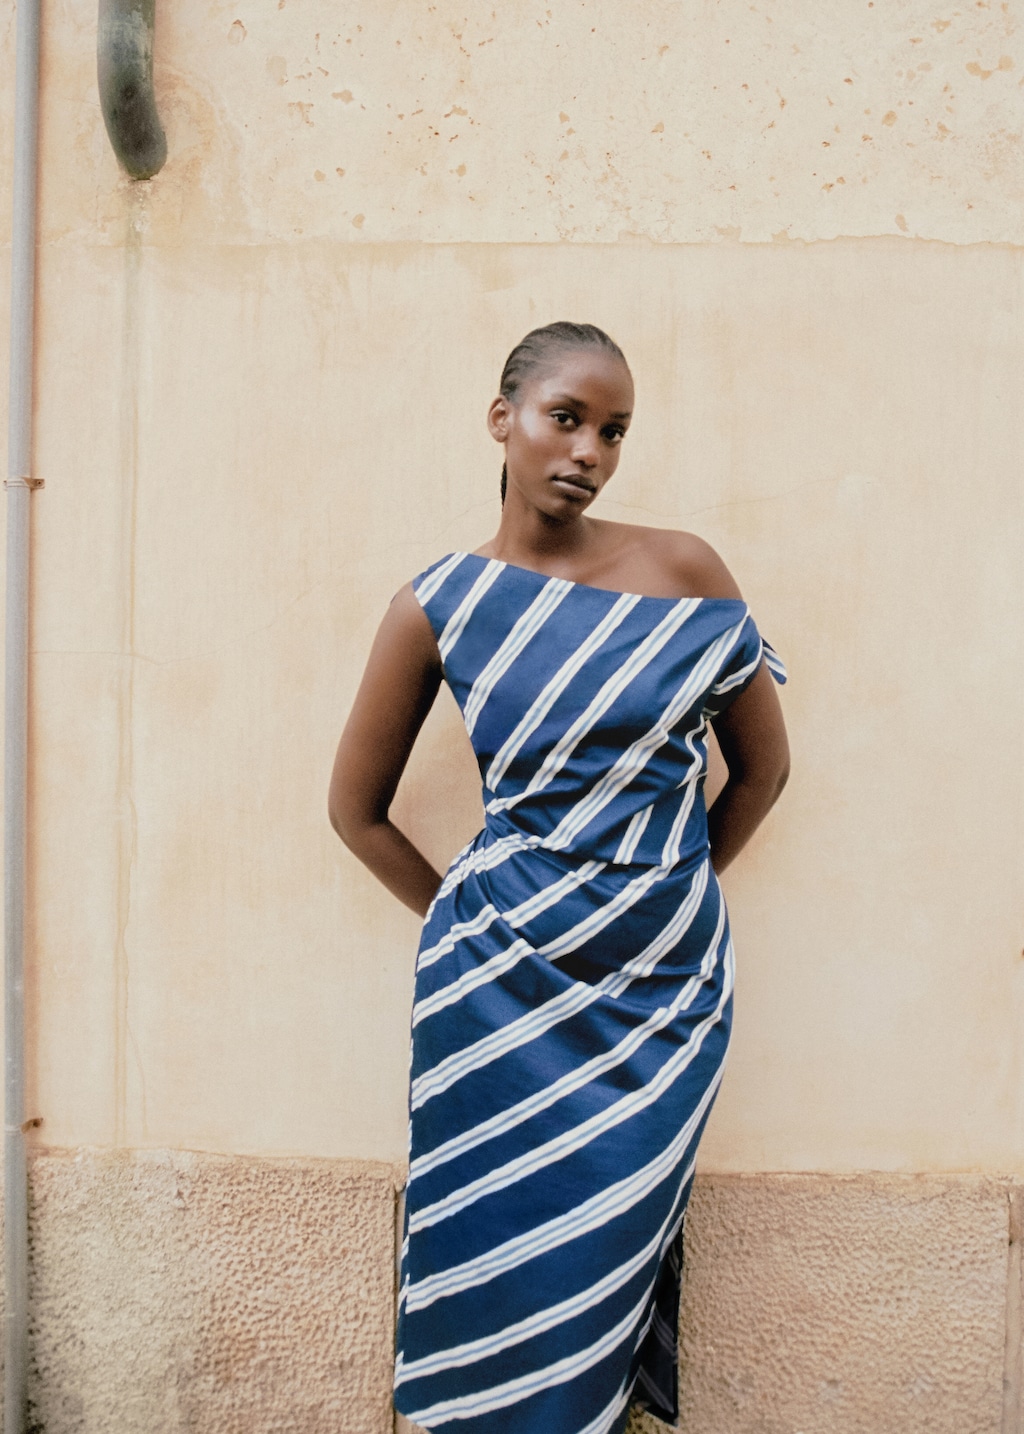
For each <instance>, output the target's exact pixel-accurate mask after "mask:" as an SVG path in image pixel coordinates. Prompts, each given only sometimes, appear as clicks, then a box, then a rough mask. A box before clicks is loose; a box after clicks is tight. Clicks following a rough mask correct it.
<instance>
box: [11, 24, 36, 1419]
mask: <svg viewBox="0 0 1024 1434" xmlns="http://www.w3.org/2000/svg"><path fill="white" fill-rule="evenodd" d="M15 65H16V80H15V98H14V202H13V222H12V228H11V373H10V385H11V386H10V413H9V419H8V422H9V427H8V467H7V475H8V476H7V481H6V483H5V485H4V486H5V487H6V489H7V578H6V600H7V610H6V614H5V619H4V623H5V632H4V681H5V684H6V687H5V693H4V1046H5V1049H4V1298H5V1301H6V1304H5V1309H4V1359H5V1364H4V1430H5V1431H6V1434H23V1431H24V1430H25V1428H26V1424H27V1413H28V1398H27V1392H28V1391H27V1385H28V1380H27V1375H28V1174H27V1168H26V1159H25V1129H26V1127H25V1124H24V1122H25V979H24V970H25V848H26V817H27V808H26V788H27V776H28V770H27V747H28V600H29V570H28V563H29V531H30V529H29V519H30V506H29V503H30V498H31V492H32V489H33V488H38V487H39V486H40V483H39V480H38V479H36V478H33V477H32V467H31V464H32V379H33V363H34V348H35V345H34V323H33V320H34V311H35V278H36V173H37V160H38V150H39V143H38V141H39V0H18V32H17V44H16V59H15Z"/></svg>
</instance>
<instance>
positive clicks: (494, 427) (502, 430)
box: [487, 397, 511, 443]
mask: <svg viewBox="0 0 1024 1434" xmlns="http://www.w3.org/2000/svg"><path fill="white" fill-rule="evenodd" d="M509 410H510V404H509V401H508V399H507V398H500V397H499V398H496V399H495V400H494V402H493V403H492V404H491V406H490V408H489V409H488V410H487V431H488V432H489V433H490V435H491V437H492V438H493V439H494V441H495V442H496V443H504V442H505V440H506V439H507V438H508V428H509V418H510V416H511V415H510V411H509Z"/></svg>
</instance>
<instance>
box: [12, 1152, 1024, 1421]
mask: <svg viewBox="0 0 1024 1434" xmlns="http://www.w3.org/2000/svg"><path fill="white" fill-rule="evenodd" d="M395 1189H396V1172H395V1170H394V1169H393V1168H392V1167H390V1166H387V1165H378V1164H373V1163H369V1162H367V1163H358V1162H337V1163H334V1162H329V1161H299V1160H294V1161H288V1160H266V1159H256V1158H252V1157H233V1158H224V1157H217V1156H210V1155H195V1154H188V1153H182V1152H144V1153H124V1152H122V1153H112V1152H105V1151H104V1152H97V1151H88V1152H79V1153H72V1152H69V1153H48V1154H43V1155H40V1156H37V1157H36V1159H35V1160H34V1161H33V1163H32V1201H31V1218H32V1237H31V1250H32V1297H31V1302H32V1350H33V1362H34V1363H33V1371H32V1401H33V1417H34V1421H35V1422H34V1431H35V1434H186V1431H188V1434H390V1431H391V1430H392V1414H391V1402H390V1376H391V1352H392V1322H393V1318H394V1220H395ZM1020 1207H1021V1191H1020V1189H1019V1187H1014V1186H1012V1185H1011V1184H1010V1183H1008V1182H1005V1181H1000V1180H995V1179H989V1178H984V1177H968V1176H963V1177H897V1176H881V1175H858V1176H851V1177H843V1176H788V1175H761V1176H705V1177H704V1178H703V1179H701V1180H699V1181H698V1184H697V1188H696V1190H695V1192H694V1197H693V1201H692V1204H691V1207H690V1214H689V1217H688V1224H687V1250H686V1276H685V1288H684V1308H683V1317H682V1352H683V1367H682V1378H681V1402H682V1416H681V1420H680V1425H681V1428H682V1429H684V1430H686V1431H688V1434H919V1431H920V1434H924V1431H927V1434H1024V1422H1022V1420H1021V1405H1020V1393H1021V1388H1020V1386H1021V1360H1022V1353H1021V1346H1020V1340H1021V1308H1022V1299H1021V1295H1022V1290H1021V1262H1020V1259H1019V1254H1020V1246H1019V1244H1017V1243H1016V1242H1014V1243H1011V1239H1010V1237H1011V1234H1013V1235H1014V1236H1015V1237H1016V1235H1017V1233H1018V1227H1019V1225H1020V1224H1021V1218H1020V1216H1021V1209H1020ZM664 1430H665V1426H664V1425H662V1424H660V1423H658V1422H656V1421H654V1420H652V1419H650V1418H647V1417H646V1416H639V1415H635V1416H634V1418H633V1421H632V1423H631V1426H630V1434H664ZM551 1434H564V1431H560V1430H558V1431H551Z"/></svg>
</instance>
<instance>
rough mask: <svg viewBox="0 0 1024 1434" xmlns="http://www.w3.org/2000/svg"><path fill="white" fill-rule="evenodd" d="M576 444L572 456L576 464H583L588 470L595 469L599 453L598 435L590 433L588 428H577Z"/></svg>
mask: <svg viewBox="0 0 1024 1434" xmlns="http://www.w3.org/2000/svg"><path fill="white" fill-rule="evenodd" d="M575 440H576V441H575V442H574V443H573V446H572V456H573V460H574V461H575V462H576V463H582V464H583V465H584V466H585V467H587V468H593V467H594V466H595V464H596V463H597V460H598V457H599V456H600V455H599V453H598V447H597V434H596V433H592V432H590V430H589V429H587V428H585V427H584V428H577V430H576V434H575Z"/></svg>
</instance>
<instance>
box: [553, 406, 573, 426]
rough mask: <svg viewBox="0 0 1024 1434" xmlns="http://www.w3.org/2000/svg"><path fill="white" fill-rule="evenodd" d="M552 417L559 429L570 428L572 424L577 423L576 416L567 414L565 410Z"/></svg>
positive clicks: (560, 410)
mask: <svg viewBox="0 0 1024 1434" xmlns="http://www.w3.org/2000/svg"><path fill="white" fill-rule="evenodd" d="M551 416H552V418H553V419H554V420H555V422H556V423H557V424H558V426H559V428H568V427H569V425H570V424H571V423H575V422H576V416H575V414H572V413H566V412H565V411H564V410H563V409H559V410H558V412H557V413H553V414H552V415H551Z"/></svg>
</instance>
